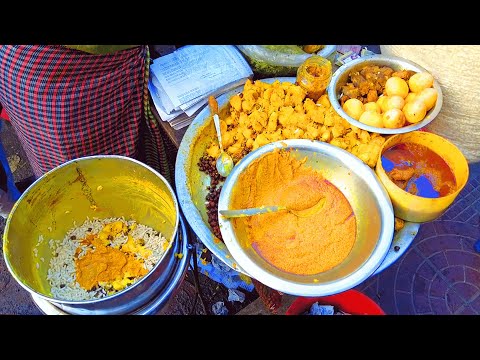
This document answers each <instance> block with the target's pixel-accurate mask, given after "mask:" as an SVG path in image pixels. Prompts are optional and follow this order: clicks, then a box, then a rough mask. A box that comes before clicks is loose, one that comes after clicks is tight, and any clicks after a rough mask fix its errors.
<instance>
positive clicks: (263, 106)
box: [206, 80, 385, 168]
mask: <svg viewBox="0 0 480 360" xmlns="http://www.w3.org/2000/svg"><path fill="white" fill-rule="evenodd" d="M229 107H230V108H229V112H228V115H227V116H225V117H224V118H223V119H222V120H221V123H222V124H221V129H222V130H221V131H222V143H223V148H224V149H225V151H227V152H228V153H229V154H230V155H231V156H232V158H233V160H234V163H237V162H238V161H239V160H240V159H242V158H243V157H244V156H245V155H246V154H248V153H249V152H250V151H253V150H255V149H257V148H259V147H260V146H262V145H266V144H268V143H270V142H274V141H279V140H286V139H310V140H319V141H323V142H328V143H330V144H332V145H335V146H338V147H341V148H342V149H345V150H347V151H349V152H350V153H352V154H353V155H356V156H357V157H359V158H360V159H361V160H362V161H363V162H365V163H366V164H367V165H368V166H370V167H372V168H373V167H374V166H375V164H376V162H377V159H378V156H379V154H380V149H381V147H382V145H383V143H384V142H385V138H384V137H383V136H381V135H380V134H377V133H370V132H368V131H365V130H362V129H360V128H357V127H355V126H352V125H350V123H348V122H347V121H346V120H345V119H343V118H342V117H340V115H338V114H337V112H336V111H335V110H334V109H333V107H332V106H331V105H330V101H329V100H328V96H327V95H322V96H321V97H320V98H319V99H318V101H317V102H316V103H315V102H314V101H313V100H312V99H310V98H308V97H306V92H305V90H303V89H302V88H301V87H300V86H298V85H295V84H293V83H290V82H280V81H278V80H277V81H275V82H273V83H271V84H269V83H266V82H262V81H261V80H256V81H254V82H252V81H251V80H247V81H246V83H245V85H244V88H243V91H242V92H241V93H240V94H237V95H234V96H233V97H232V98H231V99H230V102H229ZM206 155H209V156H211V157H213V158H217V157H218V156H219V155H220V149H219V147H218V144H217V142H216V141H213V139H212V143H211V145H210V146H209V147H208V148H207V150H206Z"/></svg>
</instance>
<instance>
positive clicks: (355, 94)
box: [327, 55, 443, 134]
mask: <svg viewBox="0 0 480 360" xmlns="http://www.w3.org/2000/svg"><path fill="white" fill-rule="evenodd" d="M327 93H328V97H329V100H330V103H331V104H332V106H333V107H334V109H335V110H336V111H337V113H338V114H339V115H340V116H342V117H343V118H344V119H345V120H347V121H348V122H349V123H350V124H351V125H353V126H356V127H358V128H361V129H363V130H367V131H370V132H376V133H379V134H401V133H407V132H410V131H414V130H419V129H421V128H423V127H424V126H426V125H428V124H429V123H430V122H431V121H433V119H435V117H436V116H437V115H438V113H439V112H440V110H441V108H442V104H443V96H442V89H441V88H440V84H439V83H438V82H437V81H436V80H435V79H434V77H433V75H432V74H431V73H430V72H429V71H428V70H426V69H425V68H423V67H421V66H420V65H418V64H416V63H414V62H412V61H410V60H406V59H403V58H400V57H396V56H386V55H372V56H366V57H361V58H358V59H355V60H352V61H350V62H348V63H346V64H344V65H342V66H340V67H339V68H338V69H337V70H336V71H335V73H334V74H333V76H332V79H331V81H330V83H329V85H328V88H327Z"/></svg>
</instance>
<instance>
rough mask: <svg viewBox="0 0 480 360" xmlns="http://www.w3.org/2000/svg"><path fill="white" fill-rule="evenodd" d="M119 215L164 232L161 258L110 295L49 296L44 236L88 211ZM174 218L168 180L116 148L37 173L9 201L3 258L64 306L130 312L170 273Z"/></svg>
mask: <svg viewBox="0 0 480 360" xmlns="http://www.w3.org/2000/svg"><path fill="white" fill-rule="evenodd" d="M122 216H123V217H125V218H126V219H134V220H136V221H137V222H138V223H141V224H145V225H147V226H150V227H152V228H154V229H155V230H157V231H160V232H161V233H162V234H163V235H164V236H165V238H166V239H167V240H168V241H169V243H170V245H169V247H168V249H167V250H166V252H165V253H164V255H163V257H162V258H161V259H160V261H159V262H158V263H157V264H156V265H155V266H154V268H153V269H152V270H151V271H150V272H149V273H148V274H146V275H145V276H144V277H143V278H142V279H141V280H140V281H138V282H137V283H135V284H133V285H131V286H129V287H127V288H125V289H124V290H122V291H120V292H118V293H116V294H114V295H110V296H107V297H104V298H101V299H95V300H83V301H67V300H60V299H56V298H53V297H52V295H51V293H50V285H49V283H48V281H47V272H48V268H49V262H50V259H51V257H52V250H51V248H50V246H49V240H50V239H57V240H62V239H63V238H64V236H65V233H66V232H67V231H68V229H70V228H71V227H72V226H74V223H76V224H77V225H79V224H82V223H83V222H84V221H85V220H86V218H87V217H89V218H94V217H96V218H99V219H102V218H108V217H122ZM179 218H180V213H179V208H178V203H177V199H176V196H175V193H174V191H173V189H172V187H171V186H170V184H169V183H168V182H167V181H166V180H165V178H163V176H162V175H160V174H159V173H158V172H156V171H155V170H153V169H152V168H150V167H148V166H147V165H145V164H143V163H141V162H139V161H137V160H134V159H131V158H128V157H123V156H116V155H98V156H89V157H83V158H79V159H75V160H71V161H69V162H66V163H64V164H62V165H60V166H58V167H56V168H55V169H53V170H51V171H49V172H48V173H46V174H44V175H43V176H42V177H40V178H39V179H38V180H37V181H35V182H34V183H33V184H32V185H31V186H30V187H29V188H28V189H27V190H26V191H25V192H24V193H23V194H22V196H21V197H20V199H19V200H18V201H17V202H16V204H15V205H14V207H13V209H12V211H11V213H10V215H9V217H8V219H7V223H6V226H5V231H4V235H3V252H4V257H5V262H6V265H7V267H8V269H9V271H10V273H11V274H12V276H13V277H14V278H15V280H16V281H17V282H18V283H19V284H20V285H21V286H22V287H23V288H24V289H26V290H27V291H29V292H30V293H31V294H32V295H34V296H36V297H39V298H42V299H44V300H46V301H48V302H51V303H52V304H54V305H55V306H57V307H58V308H60V309H62V310H63V311H65V312H67V313H70V314H82V315H83V314H105V315H109V314H112V315H113V314H128V313H132V312H134V311H135V310H137V309H140V308H142V307H143V306H145V305H146V304H148V303H150V302H151V301H152V300H153V299H154V298H157V297H158V296H159V293H160V292H161V290H162V289H163V288H164V287H165V286H166V284H167V283H168V281H169V279H170V278H171V276H172V272H174V268H175V266H176V263H177V258H176V256H175V254H176V253H179V252H181V251H182V249H181V248H180V247H179V243H178V240H177V239H178V238H177V230H178V225H179ZM40 235H42V236H43V238H44V240H43V241H39V239H40V238H39V237H40ZM39 242H40V244H38V243H39ZM35 247H36V249H37V252H36V253H35V252H34V251H33V249H34V248H35ZM42 259H43V260H42ZM41 260H42V261H41Z"/></svg>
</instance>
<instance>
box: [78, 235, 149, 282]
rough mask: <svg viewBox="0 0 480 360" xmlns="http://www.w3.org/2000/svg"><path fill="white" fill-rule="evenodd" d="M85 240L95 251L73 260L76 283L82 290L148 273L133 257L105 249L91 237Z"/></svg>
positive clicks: (99, 241) (113, 249) (98, 240)
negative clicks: (101, 283)
mask: <svg viewBox="0 0 480 360" xmlns="http://www.w3.org/2000/svg"><path fill="white" fill-rule="evenodd" d="M86 240H87V241H90V242H91V243H92V244H93V245H94V246H95V250H90V251H88V252H87V253H86V254H85V256H83V257H82V258H80V259H76V260H75V263H76V274H77V281H78V283H79V284H80V286H81V287H82V288H84V289H86V290H91V289H92V288H93V287H95V286H97V285H98V283H100V282H108V283H110V282H113V281H115V280H120V279H122V278H124V277H125V276H128V277H137V276H143V275H145V274H146V273H147V272H148V270H147V269H145V268H144V267H143V264H142V263H141V262H140V261H139V260H137V259H136V258H135V257H134V256H133V255H131V254H127V253H125V252H123V251H120V250H119V249H115V248H113V247H107V246H105V245H103V243H102V241H101V240H100V239H97V238H94V237H92V236H90V238H88V237H87V239H86Z"/></svg>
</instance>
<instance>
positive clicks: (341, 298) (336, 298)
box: [285, 290, 385, 315]
mask: <svg viewBox="0 0 480 360" xmlns="http://www.w3.org/2000/svg"><path fill="white" fill-rule="evenodd" d="M317 301H318V303H319V304H321V305H333V306H335V307H336V308H338V309H339V310H342V311H343V312H346V313H348V314H351V315H385V312H384V311H383V310H382V308H381V307H380V306H378V304H377V303H375V302H374V301H373V300H372V299H370V298H369V297H368V296H367V295H364V294H362V293H361V292H359V291H357V290H348V291H344V292H342V293H340V294H335V295H329V296H322V297H299V298H297V299H295V300H294V301H293V303H292V304H291V305H290V307H289V308H288V309H287V311H286V312H285V315H301V314H303V313H305V312H307V311H308V310H309V309H310V307H311V306H312V305H313V304H314V303H316V302H317Z"/></svg>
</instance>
